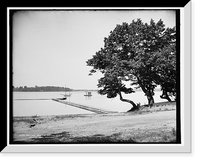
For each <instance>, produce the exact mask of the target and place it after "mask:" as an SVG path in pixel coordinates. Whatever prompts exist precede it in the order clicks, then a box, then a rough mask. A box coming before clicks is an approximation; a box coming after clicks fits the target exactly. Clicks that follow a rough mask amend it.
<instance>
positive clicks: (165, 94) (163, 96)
mask: <svg viewBox="0 0 200 162" xmlns="http://www.w3.org/2000/svg"><path fill="white" fill-rule="evenodd" d="M160 98H162V99H167V100H168V101H169V102H171V101H172V100H171V99H170V98H169V96H168V94H167V91H165V90H163V91H162V95H161V96H160Z"/></svg>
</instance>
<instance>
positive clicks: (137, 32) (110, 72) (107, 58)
mask: <svg viewBox="0 0 200 162" xmlns="http://www.w3.org/2000/svg"><path fill="white" fill-rule="evenodd" d="M87 65H88V66H92V67H93V69H92V70H91V71H90V75H92V74H93V73H95V72H96V71H97V70H98V71H100V72H102V73H103V74H104V77H102V78H101V79H99V84H98V87H99V88H103V89H100V90H99V93H100V94H103V95H106V94H107V97H109V98H110V97H116V96H117V95H119V96H120V95H121V92H124V93H133V92H134V91H133V89H132V88H126V86H125V84H123V82H125V81H131V82H132V84H131V85H132V86H133V85H134V86H136V87H137V88H141V89H142V91H143V92H144V93H145V95H146V96H147V99H148V104H149V105H152V104H153V103H154V99H153V96H154V89H155V87H156V86H157V85H160V86H161V87H162V91H163V94H162V96H161V97H162V98H165V99H168V100H169V96H168V95H167V94H168V92H172V93H173V95H175V94H176V29H175V27H174V28H165V25H164V23H163V21H162V20H159V21H158V22H157V23H155V22H154V20H151V21H150V24H147V23H143V22H142V21H141V20H140V19H137V20H136V21H135V20H133V21H132V22H131V23H130V24H128V23H123V24H122V25H117V26H116V27H115V29H114V30H113V31H111V32H110V35H109V36H108V37H107V38H104V47H103V48H101V49H100V50H99V51H98V52H96V54H95V55H93V57H92V58H91V59H89V60H88V61H87ZM120 99H121V96H120Z"/></svg>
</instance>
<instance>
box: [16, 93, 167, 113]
mask: <svg viewBox="0 0 200 162" xmlns="http://www.w3.org/2000/svg"><path fill="white" fill-rule="evenodd" d="M61 94H64V92H14V93H13V98H14V100H13V115H14V116H32V115H65V114H91V113H93V112H90V111H86V110H82V109H79V108H76V107H72V106H68V105H64V104H61V103H58V102H55V101H53V100H51V99H52V98H60V97H62V95H61ZM84 94H85V92H72V95H71V97H68V98H67V100H68V101H71V102H75V103H80V104H83V105H88V106H93V107H96V108H102V109H106V110H113V111H118V112H125V111H127V110H129V109H130V108H131V105H130V104H129V103H125V102H122V101H120V100H119V97H116V98H113V99H108V98H107V97H106V96H102V95H99V94H98V93H97V92H92V97H85V96H84ZM160 95H161V92H155V96H154V99H155V102H163V101H165V100H163V99H161V98H160V97H159V96H160ZM123 97H124V98H127V99H131V100H133V101H134V102H135V103H141V104H146V103H147V99H146V96H144V93H143V92H136V93H134V94H129V95H125V94H124V95H123ZM16 99H49V100H16Z"/></svg>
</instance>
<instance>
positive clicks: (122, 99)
mask: <svg viewBox="0 0 200 162" xmlns="http://www.w3.org/2000/svg"><path fill="white" fill-rule="evenodd" d="M118 94H119V97H120V100H121V101H123V102H128V103H130V104H131V105H132V108H131V109H130V110H129V111H128V112H130V111H135V110H138V107H137V105H136V104H135V103H134V102H133V101H131V100H128V99H124V98H123V97H122V93H121V91H119V93H118Z"/></svg>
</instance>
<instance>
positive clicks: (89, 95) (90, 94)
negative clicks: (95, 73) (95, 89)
mask: <svg viewBox="0 0 200 162" xmlns="http://www.w3.org/2000/svg"><path fill="white" fill-rule="evenodd" d="M84 96H87V97H91V96H92V92H86V94H85V95H84Z"/></svg>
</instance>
